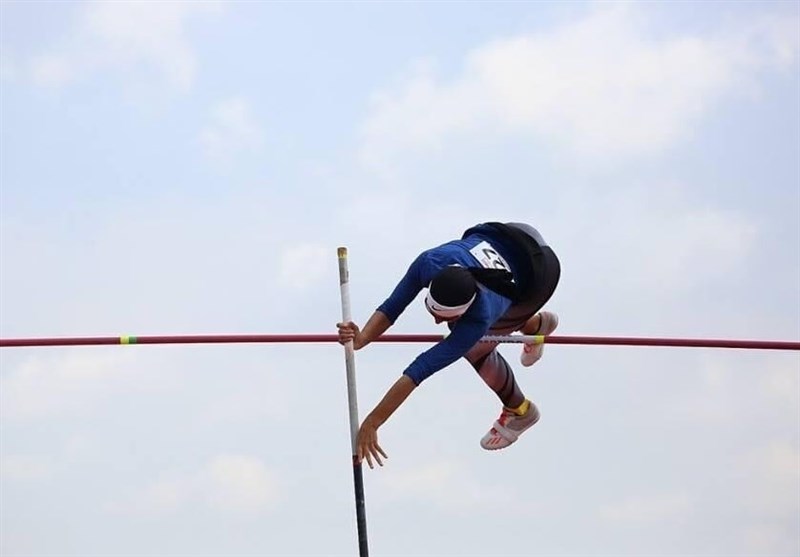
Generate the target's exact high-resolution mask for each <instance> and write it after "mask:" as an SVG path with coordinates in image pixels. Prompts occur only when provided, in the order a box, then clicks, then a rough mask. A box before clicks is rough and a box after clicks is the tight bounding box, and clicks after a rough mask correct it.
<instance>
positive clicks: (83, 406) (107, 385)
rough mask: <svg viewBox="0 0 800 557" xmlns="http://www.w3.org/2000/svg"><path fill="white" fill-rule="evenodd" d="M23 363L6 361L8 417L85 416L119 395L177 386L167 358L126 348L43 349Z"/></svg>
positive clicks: (1, 384) (2, 386) (2, 387)
mask: <svg viewBox="0 0 800 557" xmlns="http://www.w3.org/2000/svg"><path fill="white" fill-rule="evenodd" d="M40 354H42V355H36V356H29V357H25V358H24V359H22V360H21V361H20V362H19V363H13V364H12V363H10V360H9V361H6V362H4V363H3V372H4V373H3V375H2V376H0V410H2V418H3V419H4V420H8V419H14V420H32V419H33V420H35V419H41V418H50V419H52V418H54V417H64V416H67V415H69V416H77V415H86V414H89V413H91V412H96V411H98V410H100V409H101V408H102V407H103V405H107V404H109V403H110V401H111V400H112V399H113V397H114V396H120V395H130V394H134V393H142V392H162V391H164V390H167V389H172V388H173V387H174V384H173V382H174V381H175V377H174V375H171V374H169V373H165V370H168V369H169V365H168V364H166V363H165V362H164V361H160V360H157V361H150V360H148V359H147V357H146V356H144V355H142V354H141V353H137V352H134V350H127V349H125V348H122V349H120V348H117V349H115V350H113V351H90V350H86V349H84V350H77V351H71V350H69V349H67V350H66V351H64V352H49V353H44V352H43V353H40Z"/></svg>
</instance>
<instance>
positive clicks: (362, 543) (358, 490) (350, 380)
mask: <svg viewBox="0 0 800 557" xmlns="http://www.w3.org/2000/svg"><path fill="white" fill-rule="evenodd" d="M337 253H338V255H339V289H340V291H341V297H342V321H343V322H344V323H347V322H348V321H351V320H352V315H351V311H350V273H349V271H348V269H347V248H343V247H342V248H339V249H338V250H337ZM344 363H345V368H346V371H347V403H348V407H349V409H350V448H351V455H352V459H353V484H354V487H355V496H356V524H357V527H358V551H359V557H368V555H369V545H368V543H367V513H366V508H365V505H364V476H363V473H362V470H361V463H360V462H359V461H358V455H357V451H356V437H357V436H358V427H359V420H358V395H357V392H356V361H355V350H354V349H353V342H352V341H350V342H348V343H347V344H345V345H344Z"/></svg>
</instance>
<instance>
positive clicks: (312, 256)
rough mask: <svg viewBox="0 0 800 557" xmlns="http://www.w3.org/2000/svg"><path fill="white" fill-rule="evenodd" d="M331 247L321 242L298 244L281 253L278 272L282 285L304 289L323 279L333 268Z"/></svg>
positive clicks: (293, 288)
mask: <svg viewBox="0 0 800 557" xmlns="http://www.w3.org/2000/svg"><path fill="white" fill-rule="evenodd" d="M331 267H332V259H331V252H330V248H329V247H326V246H323V245H319V244H296V245H290V246H288V247H286V248H284V250H283V252H282V253H281V254H280V260H279V265H278V274H279V276H280V282H281V285H282V286H283V287H284V288H289V289H292V290H302V289H305V288H309V287H310V286H312V285H314V284H316V283H318V282H320V281H322V280H323V279H325V277H326V276H328V274H329V272H330V271H331V270H332V269H331Z"/></svg>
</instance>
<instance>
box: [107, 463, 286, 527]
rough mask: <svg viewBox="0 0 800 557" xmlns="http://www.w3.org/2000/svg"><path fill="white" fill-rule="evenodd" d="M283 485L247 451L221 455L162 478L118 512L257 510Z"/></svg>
mask: <svg viewBox="0 0 800 557" xmlns="http://www.w3.org/2000/svg"><path fill="white" fill-rule="evenodd" d="M280 497H281V492H280V485H279V483H278V482H277V480H276V479H275V475H274V474H273V472H272V471H270V470H269V469H268V468H267V467H266V466H265V465H264V463H263V462H261V460H259V459H258V458H255V457H251V456H246V455H225V454H224V455H218V456H216V457H214V458H212V459H211V460H209V461H208V462H207V463H206V464H205V465H204V466H203V467H202V468H201V469H200V470H198V471H197V472H195V473H193V474H187V475H172V476H169V477H165V478H162V479H160V480H158V481H156V482H154V483H152V484H150V485H149V486H147V487H145V488H144V489H142V490H141V492H139V493H137V494H136V495H134V496H131V497H130V498H129V499H128V500H127V501H125V502H122V503H115V504H113V505H112V506H111V508H112V510H114V511H116V512H131V511H132V512H134V513H143V514H148V513H151V512H152V513H174V512H179V511H182V510H189V509H191V508H193V507H195V506H197V505H201V506H203V507H206V508H209V509H213V510H216V511H223V512H232V513H245V514H250V513H257V512H261V511H264V510H268V509H270V508H272V507H273V506H274V505H275V503H276V502H277V501H278V500H279V499H280Z"/></svg>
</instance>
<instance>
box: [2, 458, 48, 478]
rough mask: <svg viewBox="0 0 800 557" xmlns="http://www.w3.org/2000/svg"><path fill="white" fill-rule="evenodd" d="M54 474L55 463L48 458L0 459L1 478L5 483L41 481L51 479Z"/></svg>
mask: <svg viewBox="0 0 800 557" xmlns="http://www.w3.org/2000/svg"><path fill="white" fill-rule="evenodd" d="M53 472H54V467H53V463H52V462H51V461H50V460H49V459H48V458H47V457H43V456H38V455H29V454H8V455H2V456H1V457H0V476H2V478H3V480H5V481H15V482H20V481H40V480H45V479H48V478H50V477H51V476H52V475H53Z"/></svg>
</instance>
